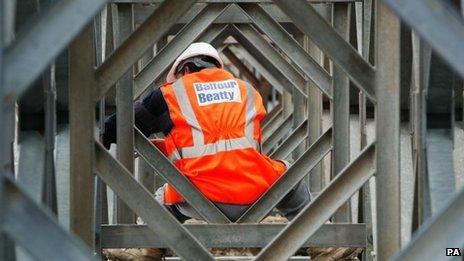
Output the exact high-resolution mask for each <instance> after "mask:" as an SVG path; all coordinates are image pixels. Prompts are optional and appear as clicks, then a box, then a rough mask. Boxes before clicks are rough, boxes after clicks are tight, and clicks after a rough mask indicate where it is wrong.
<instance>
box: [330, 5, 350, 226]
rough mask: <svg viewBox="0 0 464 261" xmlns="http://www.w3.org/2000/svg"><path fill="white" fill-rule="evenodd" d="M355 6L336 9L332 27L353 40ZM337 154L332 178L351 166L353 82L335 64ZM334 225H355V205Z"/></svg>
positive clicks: (346, 207)
mask: <svg viewBox="0 0 464 261" xmlns="http://www.w3.org/2000/svg"><path fill="white" fill-rule="evenodd" d="M350 20H351V5H349V4H347V3H336V4H334V5H333V11H332V23H333V27H334V29H335V30H336V31H337V32H338V33H339V34H340V35H341V36H342V37H343V39H345V41H348V40H349V34H350ZM332 84H333V95H334V98H333V102H332V106H333V112H332V122H333V129H334V131H333V138H332V139H333V153H332V173H331V176H332V178H333V177H335V175H336V174H337V173H340V171H341V170H342V169H343V168H345V166H346V165H348V163H349V162H350V80H349V78H348V77H347V76H346V74H345V73H344V72H343V70H342V69H341V68H340V67H339V66H338V65H337V64H333V82H332ZM333 221H334V222H351V204H350V202H349V201H348V202H347V203H345V204H343V205H342V207H341V208H340V209H339V210H338V211H337V212H336V213H335V215H334V219H333Z"/></svg>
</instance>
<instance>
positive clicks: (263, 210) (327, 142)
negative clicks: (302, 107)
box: [237, 128, 332, 260]
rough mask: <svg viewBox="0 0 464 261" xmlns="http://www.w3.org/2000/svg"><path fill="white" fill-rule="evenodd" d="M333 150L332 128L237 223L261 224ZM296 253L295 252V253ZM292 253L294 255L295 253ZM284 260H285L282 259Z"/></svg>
mask: <svg viewBox="0 0 464 261" xmlns="http://www.w3.org/2000/svg"><path fill="white" fill-rule="evenodd" d="M331 148H332V128H330V129H328V130H327V131H326V132H325V133H324V134H323V135H322V136H321V137H320V138H319V139H318V140H317V141H316V142H315V143H314V144H313V145H311V147H309V148H308V149H307V150H306V151H305V153H303V155H301V157H300V158H298V160H297V161H296V162H295V163H294V164H293V165H292V166H291V167H290V168H289V169H288V170H287V172H285V173H284V174H283V175H282V177H281V178H280V179H279V180H277V181H276V182H275V183H274V185H272V187H271V188H269V190H268V191H266V192H265V193H264V194H263V195H262V196H261V197H260V198H259V199H258V201H256V202H255V203H254V204H253V205H252V206H251V207H250V208H249V209H248V210H247V211H246V212H245V213H244V214H243V215H242V216H241V217H240V218H239V220H238V221H237V222H238V223H250V222H259V221H260V220H261V219H263V218H264V217H265V216H266V215H267V214H268V213H269V212H270V211H271V210H272V209H273V208H274V207H275V206H276V205H277V203H279V201H280V200H282V199H283V198H284V197H285V195H287V193H288V192H290V190H291V189H292V188H293V187H294V186H295V185H296V184H297V183H298V182H299V181H300V180H301V179H303V178H304V177H305V176H306V175H307V174H308V173H309V171H310V170H311V169H312V168H314V167H315V166H316V165H317V164H318V163H319V162H320V161H321V160H322V159H323V158H324V156H325V155H326V154H327V153H329V151H330V150H331ZM294 252H295V251H294ZM294 252H292V254H293V253H294ZM280 260H284V259H280Z"/></svg>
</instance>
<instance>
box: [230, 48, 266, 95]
mask: <svg viewBox="0 0 464 261" xmlns="http://www.w3.org/2000/svg"><path fill="white" fill-rule="evenodd" d="M222 53H223V54H224V55H225V56H226V57H227V59H229V61H230V62H231V63H232V64H233V65H234V66H235V67H236V68H237V69H238V70H239V71H240V72H241V73H243V75H244V76H245V78H247V79H248V80H249V81H250V83H251V85H253V86H254V87H255V88H259V87H260V83H259V80H258V78H257V77H256V75H254V73H253V72H252V71H251V70H250V69H248V67H246V66H245V64H243V62H242V61H241V60H240V59H239V58H238V57H237V56H236V55H235V54H234V53H233V52H232V51H231V50H230V49H229V48H224V50H223V51H222Z"/></svg>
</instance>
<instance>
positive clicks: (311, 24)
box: [274, 0, 375, 102]
mask: <svg viewBox="0 0 464 261" xmlns="http://www.w3.org/2000/svg"><path fill="white" fill-rule="evenodd" d="M274 2H275V3H276V4H277V5H278V6H279V7H280V8H281V9H282V11H283V12H284V13H286V14H287V15H288V16H289V17H290V18H291V19H292V20H293V22H294V23H295V25H296V26H297V27H298V28H299V29H300V30H301V31H302V32H303V33H305V34H306V35H308V36H309V38H311V40H312V41H313V42H314V43H315V44H317V46H318V47H319V48H320V49H321V50H322V51H323V52H324V53H325V54H326V55H327V56H329V57H330V59H332V60H333V62H335V63H337V64H338V65H339V66H340V68H341V69H342V70H343V71H345V72H346V74H347V75H348V76H349V77H350V79H351V80H352V81H353V82H354V83H355V84H356V85H357V86H358V87H359V88H360V89H361V90H362V91H364V92H365V93H366V94H367V96H369V98H370V99H371V100H372V101H373V102H375V88H374V86H375V69H374V67H372V66H371V65H370V64H369V63H368V62H366V60H364V58H363V57H362V56H361V55H360V54H359V53H358V52H357V51H356V49H354V48H353V46H351V45H350V44H349V43H348V42H346V41H345V40H344V39H343V37H342V36H341V35H339V34H338V33H337V32H336V31H335V29H334V28H333V27H332V26H331V25H330V24H329V23H328V22H327V21H326V20H325V19H324V18H323V17H322V16H321V15H319V14H318V13H317V12H316V10H314V8H313V7H312V6H311V5H310V4H309V3H307V2H306V1H305V0H294V1H292V3H291V4H289V2H288V1H286V0H274Z"/></svg>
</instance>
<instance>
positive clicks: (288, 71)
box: [234, 24, 306, 96]
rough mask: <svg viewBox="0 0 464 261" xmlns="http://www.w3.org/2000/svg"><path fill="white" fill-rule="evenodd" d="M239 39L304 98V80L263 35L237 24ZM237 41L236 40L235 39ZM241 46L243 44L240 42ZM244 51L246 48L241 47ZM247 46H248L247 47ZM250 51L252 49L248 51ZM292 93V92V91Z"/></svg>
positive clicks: (244, 25)
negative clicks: (262, 57)
mask: <svg viewBox="0 0 464 261" xmlns="http://www.w3.org/2000/svg"><path fill="white" fill-rule="evenodd" d="M234 27H235V28H236V29H237V30H238V32H237V33H238V34H239V35H240V37H244V38H246V40H247V42H249V43H251V44H252V45H253V46H254V47H255V48H253V49H256V50H257V51H258V52H259V53H261V55H263V56H264V57H265V58H266V59H267V60H268V61H269V62H270V63H271V64H272V65H273V66H274V67H275V68H277V70H278V71H279V72H280V73H281V74H282V75H284V77H285V78H287V79H288V81H290V83H291V84H292V86H293V87H294V88H296V89H297V90H298V91H299V94H301V95H303V96H306V91H305V89H306V85H305V84H306V80H305V78H304V77H303V76H302V75H301V74H300V73H299V72H298V71H297V70H296V69H295V68H294V67H293V65H291V64H290V63H289V62H288V61H287V60H285V58H284V57H283V56H282V55H281V54H280V53H279V52H278V51H277V50H276V49H275V48H274V47H273V46H272V45H271V44H270V43H269V42H268V41H267V40H266V39H264V37H263V35H261V33H259V32H258V31H257V30H256V29H255V28H253V27H252V26H251V25H248V24H237V25H235V26H234ZM237 40H238V39H237ZM241 44H242V45H243V43H242V42H241ZM243 46H244V47H245V48H246V49H249V48H248V47H247V46H245V45H243ZM248 46H249V45H248ZM249 50H252V49H249ZM292 91H293V90H292Z"/></svg>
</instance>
